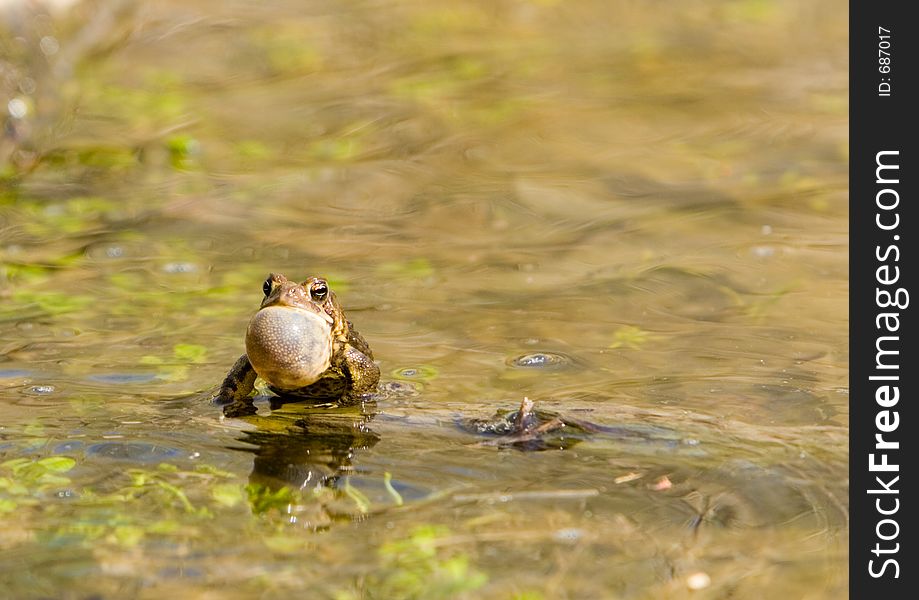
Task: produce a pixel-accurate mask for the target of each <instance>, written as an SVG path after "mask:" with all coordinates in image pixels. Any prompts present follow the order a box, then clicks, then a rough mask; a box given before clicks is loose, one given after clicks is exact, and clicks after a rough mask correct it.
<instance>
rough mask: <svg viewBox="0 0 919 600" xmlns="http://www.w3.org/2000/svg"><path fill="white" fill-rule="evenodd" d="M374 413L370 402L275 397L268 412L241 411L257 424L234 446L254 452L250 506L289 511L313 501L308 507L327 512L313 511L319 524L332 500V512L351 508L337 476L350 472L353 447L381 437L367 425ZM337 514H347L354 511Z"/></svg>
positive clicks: (324, 520) (326, 518)
mask: <svg viewBox="0 0 919 600" xmlns="http://www.w3.org/2000/svg"><path fill="white" fill-rule="evenodd" d="M374 414H375V413H374V411H373V407H372V405H370V406H368V405H357V406H348V407H321V406H316V405H309V404H307V405H304V404H302V403H291V404H285V405H283V406H280V404H279V403H277V402H273V403H272V413H271V415H269V416H266V417H262V416H258V415H254V416H250V417H245V418H244V420H246V421H248V422H249V423H251V424H253V425H255V429H252V430H249V431H244V432H243V433H242V436H241V437H240V438H239V441H241V442H245V443H246V446H245V447H236V449H238V450H243V451H246V452H251V453H252V454H254V460H253V466H252V473H251V474H250V475H249V485H248V486H247V491H248V494H249V502H250V504H251V506H252V510H253V512H256V513H263V512H269V511H271V510H273V509H277V510H279V511H281V512H290V513H291V514H293V512H297V511H300V512H302V511H303V510H306V509H307V506H306V505H310V504H312V505H313V506H312V507H311V508H309V512H310V513H315V512H316V510H317V509H320V508H321V512H322V513H323V514H324V515H325V516H324V517H323V518H319V519H318V520H317V517H318V515H317V514H313V515H312V516H311V517H310V518H309V519H308V521H310V522H311V524H313V525H318V526H323V525H326V524H328V521H329V520H330V519H331V518H334V515H332V514H328V513H329V510H328V509H329V508H330V506H329V505H330V504H335V505H337V508H336V509H335V510H334V512H336V513H338V512H341V511H340V509H344V511H343V512H345V513H353V512H354V511H353V510H348V508H350V509H354V508H355V505H354V503H353V502H347V503H344V504H345V506H342V503H341V502H340V501H341V500H342V496H343V495H344V493H343V492H342V491H340V490H341V489H342V488H345V492H347V491H348V490H347V485H345V486H343V485H342V484H341V483H340V482H339V480H340V479H341V478H342V477H344V476H347V475H348V474H350V473H351V471H352V466H353V465H352V461H353V459H354V456H355V454H356V453H358V452H360V451H361V450H365V449H368V448H371V447H372V446H373V445H374V444H376V443H377V442H378V441H379V440H380V437H379V436H378V435H377V434H376V433H374V432H373V431H372V430H371V429H370V427H369V422H370V421H371V420H372V419H373V416H374ZM349 504H350V507H347V505H349ZM346 507H347V508H346ZM357 508H360V507H357ZM341 516H346V517H349V518H350V517H352V516H354V514H350V515H349V514H345V515H341ZM301 520H302V519H301Z"/></svg>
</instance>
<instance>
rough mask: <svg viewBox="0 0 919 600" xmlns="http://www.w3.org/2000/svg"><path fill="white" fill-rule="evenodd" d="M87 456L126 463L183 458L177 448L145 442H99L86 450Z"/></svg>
mask: <svg viewBox="0 0 919 600" xmlns="http://www.w3.org/2000/svg"><path fill="white" fill-rule="evenodd" d="M86 454H87V455H89V456H98V457H100V458H106V459H109V460H118V461H127V462H144V463H153V462H160V461H162V460H165V459H167V458H176V457H180V456H183V454H184V453H183V452H182V451H181V450H179V449H178V448H170V447H169V446H161V445H159V444H148V443H145V442H101V443H98V444H93V445H92V446H90V447H89V448H87V449H86Z"/></svg>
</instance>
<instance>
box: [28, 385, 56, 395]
mask: <svg viewBox="0 0 919 600" xmlns="http://www.w3.org/2000/svg"><path fill="white" fill-rule="evenodd" d="M29 391H30V392H32V393H33V394H42V395H44V394H53V393H54V386H53V385H33V386H32V387H30V388H29Z"/></svg>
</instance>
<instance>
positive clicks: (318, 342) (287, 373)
mask: <svg viewBox="0 0 919 600" xmlns="http://www.w3.org/2000/svg"><path fill="white" fill-rule="evenodd" d="M332 324H333V319H332V317H330V316H329V315H327V314H326V313H325V312H323V311H321V310H314V309H308V308H300V307H291V306H268V307H265V308H263V309H261V310H260V311H258V312H257V313H255V315H254V316H253V317H252V320H251V321H249V327H248V328H247V330H246V354H247V356H248V357H249V362H250V363H251V364H252V368H254V369H255V372H256V373H258V375H259V377H261V378H262V379H264V380H265V381H267V382H268V383H269V384H271V385H272V386H274V387H276V388H279V389H283V390H296V389H299V388H302V387H305V386H308V385H310V384H312V383H315V382H316V381H317V380H318V379H319V377H320V376H321V375H322V374H323V373H324V372H325V371H326V370H327V369H328V368H329V365H330V360H331V356H332Z"/></svg>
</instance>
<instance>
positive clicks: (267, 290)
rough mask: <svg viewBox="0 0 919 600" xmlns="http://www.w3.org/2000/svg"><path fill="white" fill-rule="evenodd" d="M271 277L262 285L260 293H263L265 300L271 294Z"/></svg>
mask: <svg viewBox="0 0 919 600" xmlns="http://www.w3.org/2000/svg"><path fill="white" fill-rule="evenodd" d="M271 287H272V286H271V277H269V278H268V279H266V280H265V283H263V284H262V291H263V292H265V297H266V298H267V297H268V295H269V294H271Z"/></svg>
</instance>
